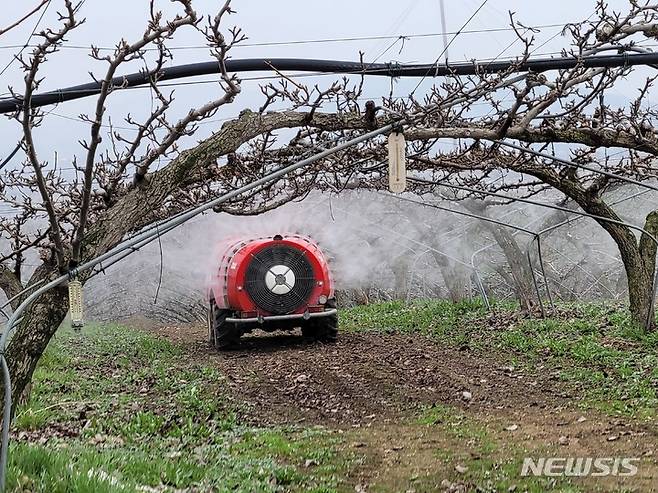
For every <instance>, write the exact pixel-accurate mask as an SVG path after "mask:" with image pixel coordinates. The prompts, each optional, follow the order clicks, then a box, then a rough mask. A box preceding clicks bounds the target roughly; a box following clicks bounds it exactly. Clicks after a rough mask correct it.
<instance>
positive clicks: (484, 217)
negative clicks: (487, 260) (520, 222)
mask: <svg viewBox="0 0 658 493" xmlns="http://www.w3.org/2000/svg"><path fill="white" fill-rule="evenodd" d="M380 195H383V196H385V197H392V198H395V199H397V200H402V201H404V202H411V203H412V204H418V205H422V206H425V207H432V208H433V209H439V210H442V211H446V212H451V213H453V214H459V215H462V216H467V217H472V218H474V219H479V220H481V221H485V222H490V223H493V224H497V225H499V226H503V227H506V228H512V229H515V230H517V231H521V232H522V233H526V234H529V235H532V236H535V235H536V233H535V232H534V231H530V230H529V229H525V228H521V227H519V226H514V225H512V224H508V223H504V222H502V221H498V220H496V219H492V218H490V217H487V216H480V215H478V214H473V213H472V212H465V211H456V210H454V209H450V208H449V207H442V206H440V205H436V204H430V203H429V202H423V201H420V200H414V199H410V198H408V197H400V196H397V195H392V194H384V193H381V194H380ZM478 252H479V251H476V252H475V253H474V254H473V255H472V256H471V267H472V268H473V272H474V273H475V277H476V280H477V284H478V287H479V288H480V293H482V299H483V301H484V302H485V305H486V306H487V308H490V307H491V305H490V303H489V299H488V297H487V294H486V291H485V290H484V284H483V283H482V279H481V278H480V275H479V274H478V272H477V269H475V265H474V263H473V257H474V255H475V254H476V253H478ZM540 262H542V260H541V257H540ZM528 263H529V267H530V272H531V273H532V276H533V280H534V281H535V283H534V284H535V291H536V292H537V298H538V300H539V305H540V306H541V310H542V315H544V306H543V302H542V300H541V293H540V292H539V286H538V285H537V282H536V279H534V277H535V274H534V267H533V265H532V261H531V260H530V255H528ZM541 268H542V271H543V269H544V266H543V265H542V267H541ZM544 316H545V315H544Z"/></svg>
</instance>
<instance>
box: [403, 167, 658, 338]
mask: <svg viewBox="0 0 658 493" xmlns="http://www.w3.org/2000/svg"><path fill="white" fill-rule="evenodd" d="M409 181H414V182H417V183H421V184H425V185H435V186H441V187H447V188H454V189H457V190H464V191H466V192H471V193H479V194H482V195H488V196H490V197H498V198H501V199H505V200H513V201H514V200H515V201H517V202H523V203H525V204H532V205H536V206H539V207H546V208H548V209H554V210H556V211H562V212H566V213H569V214H577V215H579V216H583V217H590V218H592V219H595V220H597V221H601V222H606V223H610V224H619V225H620V226H626V227H627V228H630V229H633V230H635V231H639V232H641V233H643V234H645V235H647V238H649V239H650V240H651V241H653V243H654V244H655V245H656V248H658V239H656V237H655V236H654V235H652V234H651V233H649V232H648V231H647V230H646V229H644V228H642V227H640V226H637V225H635V224H631V223H627V222H625V221H618V220H616V219H610V218H608V217H603V216H598V215H596V214H590V213H588V212H584V211H575V210H572V209H569V208H567V207H562V206H559V205H554V204H546V203H545V202H538V201H536V200H530V199H525V198H521V197H513V196H511V195H505V194H503V193H497V192H488V191H486V190H478V189H476V188H471V187H464V186H461V185H452V184H447V183H442V182H437V181H431V180H426V179H424V178H409ZM657 290H658V269H656V268H654V280H653V289H652V295H651V300H650V302H649V311H648V313H647V319H646V320H645V328H646V329H649V328H650V327H651V323H652V318H653V316H654V315H653V311H654V306H655V302H656V293H657Z"/></svg>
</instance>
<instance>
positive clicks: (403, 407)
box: [149, 327, 658, 491]
mask: <svg viewBox="0 0 658 493" xmlns="http://www.w3.org/2000/svg"><path fill="white" fill-rule="evenodd" d="M149 330H150V331H153V332H156V333H157V334H160V335H162V336H164V337H167V338H168V339H170V340H172V341H174V342H177V343H179V344H181V345H182V346H183V347H184V348H185V351H186V354H189V357H190V359H191V360H194V361H195V362H198V363H203V364H209V365H214V366H217V367H219V368H220V369H221V371H222V373H223V374H224V375H226V378H227V381H226V385H227V386H228V387H229V388H230V389H231V392H230V394H231V395H232V399H233V400H234V402H235V403H236V404H237V406H238V408H239V409H241V415H242V416H241V417H242V419H243V420H246V421H248V422H252V423H254V424H258V425H264V424H290V423H295V424H305V425H323V426H329V427H332V428H334V429H337V430H340V432H341V433H344V432H347V433H348V435H349V437H348V438H349V440H348V445H347V446H348V447H351V446H355V447H356V449H355V451H356V453H357V454H363V455H364V457H365V461H364V466H363V467H362V468H360V469H359V473H358V474H357V475H356V476H355V477H354V478H352V480H353V481H354V482H355V484H356V486H357V487H358V486H359V485H369V484H373V483H374V484H384V485H394V488H393V489H391V490H389V489H384V490H383V491H407V490H413V491H434V490H435V489H438V490H448V491H467V490H469V487H468V483H465V484H462V483H460V482H459V477H457V478H456V480H455V477H454V476H455V474H457V473H455V471H454V467H456V465H455V463H454V461H456V460H460V459H459V458H460V457H462V459H461V460H463V461H465V463H468V461H472V460H474V459H476V460H480V458H481V455H482V451H483V450H489V448H487V446H484V445H483V442H486V443H489V444H490V445H491V446H492V447H493V449H492V450H495V453H494V452H491V453H492V454H493V455H492V457H493V456H496V457H500V458H501V460H503V458H509V457H514V456H517V455H518V454H519V453H521V456H520V457H525V456H528V455H532V453H536V454H538V455H541V456H546V457H570V456H574V457H640V458H642V460H643V467H642V468H641V472H640V475H638V476H637V477H635V478H631V479H629V478H626V479H624V478H617V477H614V478H613V477H610V478H603V480H600V481H599V482H598V483H597V488H599V487H603V490H602V491H608V487H609V488H611V489H612V488H621V487H624V488H631V490H633V491H653V490H652V489H651V488H652V486H651V485H652V484H654V481H655V484H658V466H657V465H656V457H657V456H658V450H656V444H657V443H658V432H657V430H656V427H655V426H649V425H647V424H638V423H633V422H631V421H629V420H622V419H616V418H611V417H609V416H605V415H601V414H597V413H593V412H588V413H583V411H580V410H579V409H578V407H577V405H578V398H579V397H578V395H577V394H576V393H574V392H572V391H570V390H569V389H568V388H567V387H565V386H564V385H563V384H562V383H560V381H559V378H558V375H557V374H551V373H548V374H543V375H536V374H529V373H527V372H526V371H524V370H523V369H521V368H515V367H514V366H513V365H512V364H511V363H510V362H509V361H505V359H504V358H502V357H501V356H500V355H494V354H492V355H490V356H487V357H482V356H476V355H475V354H474V353H472V352H470V351H460V350H457V349H450V348H446V347H442V346H439V345H437V344H436V343H435V342H433V341H431V340H430V339H427V338H425V337H420V336H419V337H410V336H403V335H383V334H374V333H364V334H346V333H344V334H341V336H340V339H339V341H338V342H337V343H335V344H321V343H317V342H310V341H307V340H304V339H303V338H301V337H300V336H299V335H296V334H294V335H289V334H288V335H286V334H273V335H258V336H246V337H244V340H243V345H242V347H241V348H239V349H238V350H234V351H229V352H224V353H218V352H216V351H214V350H211V349H210V348H209V347H208V343H207V341H206V337H207V334H206V329H205V328H201V327H159V328H151V329H149ZM433 406H434V408H437V409H439V410H441V409H445V408H449V409H454V411H455V414H454V415H453V416H439V418H437V423H436V425H437V426H435V427H432V426H430V427H429V428H428V427H427V426H425V427H423V426H418V421H417V420H418V416H420V415H423V413H424V414H425V415H427V413H428V412H429V413H430V414H431V412H432V409H433ZM583 414H585V416H583ZM414 420H416V421H414ZM425 424H427V423H425ZM480 428H481V429H482V430H483V431H482V432H481V433H480V432H478V433H480V434H478V433H476V434H475V435H472V433H473V432H472V430H473V429H480ZM455 430H457V431H456V432H455ZM459 430H462V432H460V431H459ZM460 433H461V434H460ZM485 435H486V440H485V438H483V437H484V436H485ZM350 444H351V445H350ZM355 444H356V445H355ZM492 444H495V445H492ZM437 450H448V451H451V454H452V455H451V457H452V459H450V460H448V461H447V462H446V463H444V462H441V461H439V460H438V459H437ZM514 467H516V466H514ZM512 474H517V475H518V472H515V473H512ZM457 475H458V476H459V474H457ZM414 478H415V479H414ZM418 478H425V479H427V482H420V483H419V482H418V481H419V480H418ZM445 478H450V479H445ZM588 481H589V480H588ZM451 488H452V490H451ZM460 488H462V489H460Z"/></svg>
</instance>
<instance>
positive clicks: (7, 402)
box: [0, 124, 393, 491]
mask: <svg viewBox="0 0 658 493" xmlns="http://www.w3.org/2000/svg"><path fill="white" fill-rule="evenodd" d="M392 129H393V125H392V124H390V125H386V126H384V127H381V128H379V129H377V130H373V131H372V132H368V133H366V134H363V135H361V136H359V137H356V138H354V139H351V140H348V141H347V142H343V143H342V144H339V145H337V146H336V147H333V148H331V149H327V150H325V151H322V152H320V153H318V154H316V155H314V156H311V157H309V158H307V159H303V160H301V161H298V162H296V163H293V164H291V165H288V166H285V167H283V168H281V169H279V170H277V171H274V172H272V173H270V174H268V175H266V176H264V177H262V178H259V179H258V180H255V181H253V182H251V183H248V184H247V185H244V186H242V187H240V188H237V189H235V190H232V191H231V192H228V193H225V194H224V195H222V196H220V197H218V198H216V199H213V200H210V201H208V202H205V203H204V204H201V205H199V206H197V207H194V208H192V209H190V210H189V211H187V212H185V213H182V214H180V215H178V216H175V217H174V218H173V219H171V220H169V221H164V222H163V223H162V224H161V225H160V224H158V227H157V228H150V229H148V230H147V231H144V232H142V233H139V234H136V235H135V236H133V237H132V238H131V239H130V240H127V241H125V242H123V243H120V244H119V245H117V246H116V247H114V248H112V249H110V250H109V251H107V252H106V253H104V254H102V255H99V256H98V257H96V258H94V259H92V260H89V261H88V262H85V263H83V264H82V265H79V266H78V267H76V268H75V269H73V270H72V271H70V272H69V273H66V274H64V275H62V276H60V277H58V278H56V279H54V280H52V281H50V282H48V283H46V284H45V285H43V286H41V287H40V288H39V289H37V290H36V291H34V292H33V293H32V294H31V295H30V296H28V297H27V298H26V299H25V300H24V301H23V302H22V303H21V304H20V305H19V306H18V307H17V308H16V311H14V313H12V315H11V317H10V318H9V320H8V321H7V324H6V329H5V331H4V332H3V333H2V336H1V337H0V365H1V366H2V378H3V384H4V388H5V392H4V394H5V399H4V410H3V420H2V443H1V444H0V491H5V484H6V475H7V474H6V473H7V454H8V450H9V426H10V421H11V375H10V373H9V367H8V365H7V360H6V356H5V349H6V345H7V340H8V337H9V334H10V333H11V331H12V329H13V328H14V326H15V323H16V321H17V320H18V318H19V316H20V315H21V314H22V313H23V312H24V311H25V310H26V309H27V308H28V307H29V306H30V305H31V304H32V303H33V302H34V301H35V300H36V299H37V298H38V297H39V296H41V295H42V294H43V293H45V292H46V291H48V290H50V289H52V288H54V287H56V286H59V285H60V284H63V283H64V282H66V281H67V280H68V279H69V276H70V275H75V274H77V273H79V272H83V271H86V270H89V269H91V268H93V267H95V266H96V265H99V264H100V263H101V262H103V261H105V260H108V259H110V258H112V257H114V256H115V255H118V254H120V253H122V252H125V251H127V250H130V251H131V252H132V251H135V246H136V245H138V244H140V243H142V244H145V243H144V242H145V241H146V240H149V239H150V240H153V239H155V238H157V237H159V236H160V235H161V232H166V231H171V230H172V229H174V228H176V227H178V226H180V225H181V224H183V223H185V222H187V221H189V220H190V219H192V218H194V217H196V216H198V215H199V214H201V213H202V212H204V211H207V210H209V209H212V208H213V207H214V206H216V205H219V204H222V203H224V202H227V201H228V200H231V199H232V198H235V197H238V196H240V195H242V194H243V193H245V192H248V191H250V190H252V189H254V188H257V187H259V186H261V185H264V184H267V183H269V182H271V181H274V180H276V179H278V178H281V177H282V176H285V175H287V174H288V173H290V172H291V171H295V170H297V169H299V168H303V167H305V166H308V165H309V164H311V163H314V162H316V161H318V160H320V159H322V158H325V157H327V156H330V155H331V154H334V153H336V152H339V151H341V150H343V149H347V148H349V147H352V146H354V145H356V144H360V143H361V142H365V141H367V140H370V139H372V138H374V137H376V136H378V135H382V134H384V133H387V132H390V131H391V130H392Z"/></svg>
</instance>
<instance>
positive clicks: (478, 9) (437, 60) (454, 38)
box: [411, 0, 489, 95]
mask: <svg viewBox="0 0 658 493" xmlns="http://www.w3.org/2000/svg"><path fill="white" fill-rule="evenodd" d="M488 1H489V0H483V2H482V3H481V4H480V6H479V7H478V8H477V9H476V10H475V12H473V13H472V14H471V16H470V17H469V18H468V19H467V20H466V22H465V23H464V24H463V25H462V27H461V28H460V29H459V30H458V31H457V32H456V33H455V34H454V35H453V37H452V39H451V40H450V42H449V43H448V44H447V45H445V46H444V47H443V50H441V53H439V56H438V57H436V60H435V61H434V63H433V64H432V65H436V68H437V69H438V65H439V61H440V60H441V57H442V56H443V54H444V53H446V52H447V51H448V48H450V45H451V44H452V43H453V42H454V41H455V40H456V39H457V37H458V36H459V35H460V34H461V33H462V31H463V30H464V29H465V28H466V26H468V24H469V23H470V22H471V21H472V20H473V18H474V17H475V16H476V15H477V14H478V12H480V10H482V8H483V7H484V6H485V5H486V4H487V2H488ZM447 65H448V64H447V59H446V66H447ZM431 72H432V67H430V68H428V69H427V72H426V73H425V75H424V76H423V78H422V79H420V81H418V84H416V87H414V89H413V91H411V95H413V94H414V93H415V92H416V90H417V89H418V88H419V87H420V85H421V84H422V83H423V81H424V80H425V79H426V78H427V76H428V75H429V74H430V73H431Z"/></svg>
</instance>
